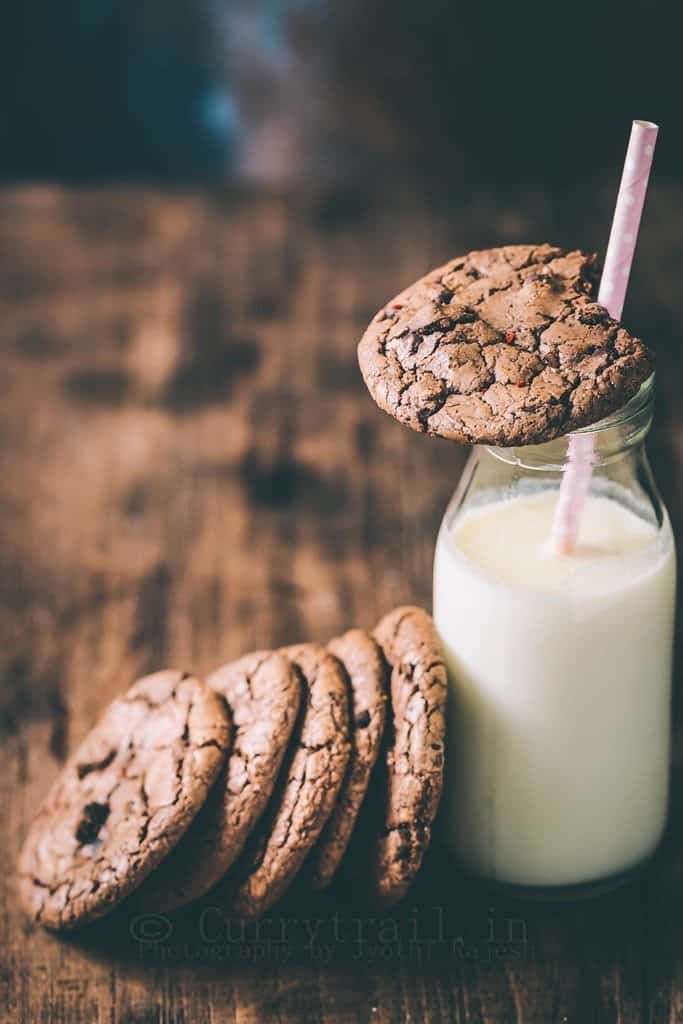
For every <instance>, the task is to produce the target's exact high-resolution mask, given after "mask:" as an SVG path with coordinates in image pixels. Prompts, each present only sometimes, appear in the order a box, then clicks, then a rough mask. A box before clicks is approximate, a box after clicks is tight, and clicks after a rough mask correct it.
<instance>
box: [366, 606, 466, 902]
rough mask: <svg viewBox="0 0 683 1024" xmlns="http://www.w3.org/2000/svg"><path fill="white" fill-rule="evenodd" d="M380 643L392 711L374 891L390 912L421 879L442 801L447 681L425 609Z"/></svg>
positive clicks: (388, 625)
mask: <svg viewBox="0 0 683 1024" xmlns="http://www.w3.org/2000/svg"><path fill="white" fill-rule="evenodd" d="M375 638H376V640H377V642H378V643H379V645H380V647H381V648H382V650H383V651H384V655H385V657H386V659H387V661H388V663H389V669H390V673H391V677H390V693H391V709H390V711H389V719H390V720H389V721H388V722H387V743H386V746H385V751H384V758H385V766H384V768H385V771H384V772H383V773H382V785H383V787H384V792H383V801H382V805H381V806H382V808H383V811H382V813H383V821H382V823H381V825H380V827H379V836H378V837H377V839H376V842H375V845H374V851H373V862H372V866H371V888H372V890H373V892H374V895H375V897H376V899H377V901H378V902H379V904H380V905H381V906H383V907H390V906H392V905H393V904H395V903H397V902H398V901H399V900H400V899H402V898H403V896H404V895H405V894H406V892H407V891H408V889H409V887H410V885H411V883H412V881H413V879H414V878H415V875H416V874H417V871H418V869H419V867H420V864H421V863H422V858H423V856H424V853H425V851H426V849H427V847H428V846H429V841H430V838H431V831H432V823H433V821H434V817H435V815H436V812H437V809H438V806H439V800H440V798H441V790H442V786H443V767H444V746H445V733H446V718H445V712H446V692H447V678H446V667H445V664H444V660H443V655H442V653H441V649H440V646H439V642H438V638H437V636H436V631H435V629H434V624H433V622H432V620H431V618H430V616H429V615H428V614H427V612H425V611H423V610H422V609H421V608H412V607H403V608H396V609H394V611H393V612H390V613H389V614H388V615H386V616H385V617H384V618H383V619H382V620H381V622H380V623H379V625H378V626H377V628H376V629H375Z"/></svg>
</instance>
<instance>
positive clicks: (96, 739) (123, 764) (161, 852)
mask: <svg viewBox="0 0 683 1024" xmlns="http://www.w3.org/2000/svg"><path fill="white" fill-rule="evenodd" d="M229 740H230V719H229V714H228V711H227V708H226V706H225V704H224V702H223V701H222V700H221V699H220V698H219V697H218V696H217V694H215V693H213V691H212V690H210V689H209V688H208V687H207V686H205V685H204V684H203V683H201V682H199V681H198V680H197V679H195V678H194V677H192V676H190V675H188V674H187V673H183V672H176V671H164V672H157V673H155V674H154V675H151V676H146V677H144V678H143V679H140V680H138V682H137V683H135V684H134V685H133V686H132V687H131V688H130V689H129V690H128V691H127V693H125V694H124V695H123V696H121V697H120V698H118V699H117V700H115V701H113V702H112V703H111V704H110V705H109V707H108V708H107V709H106V711H105V712H104V714H103V715H102V717H101V718H100V720H99V721H98V723H97V724H96V725H95V727H94V728H93V729H92V730H91V732H90V733H89V734H88V735H87V736H86V738H85V739H84V740H83V742H82V743H81V745H80V746H79V747H78V749H77V750H76V752H75V753H74V754H73V755H72V756H71V757H70V758H69V760H68V761H67V763H66V765H65V767H64V770H63V771H62V773H61V774H60V776H59V778H58V779H57V780H56V782H55V784H54V785H53V787H52V789H51V790H50V792H49V793H48V795H47V797H46V798H45V800H44V801H43V803H42V805H41V806H40V808H39V810H38V812H37V814H36V817H35V819H34V821H33V823H32V825H31V827H30V829H29V832H28V835H27V837H26V840H25V842H24V846H23V849H22V852H21V855H20V858H19V864H18V874H19V892H20V897H21V900H22V904H23V906H24V909H25V910H26V911H27V913H29V914H30V915H31V917H33V918H34V919H35V920H36V921H39V922H40V923H41V924H43V925H45V926H46V927H49V928H55V929H66V928H75V927H78V926H80V925H83V924H87V923H88V922H89V921H93V920H95V919H96V918H98V917H101V916H102V915H103V914H105V913H107V912H108V911H109V910H111V909H113V907H114V906H116V905H117V904H118V903H120V902H121V900H123V898H124V897H125V896H127V895H128V893H130V892H131V891H132V890H134V889H135V888H136V887H137V886H138V885H139V884H140V883H141V882H142V881H143V879H144V878H145V877H146V876H147V875H148V874H149V873H150V872H151V871H152V870H153V869H154V868H155V867H156V865H157V864H159V863H160V861H161V860H162V859H163V857H165V856H166V854H167V853H168V852H169V850H170V849H172V847H173V846H174V845H175V843H176V842H178V840H179V839H180V837H181V836H182V835H183V833H184V831H185V830H186V829H187V827H188V826H189V824H190V822H191V821H192V819H193V818H194V816H195V814H196V813H197V812H198V810H199V808H200V807H201V805H202V804H203V802H204V799H205V798H206V794H207V792H208V790H209V787H210V786H211V784H212V782H213V781H214V780H215V778H216V776H217V774H218V772H219V771H220V768H221V765H222V764H223V761H224V758H225V755H226V752H227V748H228V744H229Z"/></svg>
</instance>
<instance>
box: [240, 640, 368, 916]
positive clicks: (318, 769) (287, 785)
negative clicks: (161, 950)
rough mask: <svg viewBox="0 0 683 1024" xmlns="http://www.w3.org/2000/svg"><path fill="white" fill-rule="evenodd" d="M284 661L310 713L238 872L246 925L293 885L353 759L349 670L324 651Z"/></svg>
mask: <svg viewBox="0 0 683 1024" xmlns="http://www.w3.org/2000/svg"><path fill="white" fill-rule="evenodd" d="M283 653H285V654H286V655H287V656H288V657H289V658H290V660H291V661H292V663H293V664H294V666H295V668H296V669H297V671H298V672H299V674H300V677H301V681H302V685H303V688H304V698H305V706H304V708H303V711H302V712H301V713H300V721H299V723H298V726H297V730H296V732H295V736H294V741H293V746H292V750H291V752H290V753H289V754H288V756H287V758H286V760H285V763H284V765H283V771H282V773H281V774H282V777H281V779H280V781H279V785H278V788H277V789H276V792H275V795H274V797H273V800H272V801H271V806H270V807H269V808H268V811H267V812H266V814H265V816H264V818H263V820H262V823H261V825H260V826H259V828H258V830H257V833H258V834H257V835H256V836H255V842H254V843H253V844H249V845H248V847H247V852H246V854H245V858H244V862H243V863H242V864H240V865H239V874H240V879H239V883H238V886H237V891H236V893H235V894H234V895H233V897H232V899H231V904H232V909H234V912H235V913H236V914H238V915H240V916H241V917H243V918H253V917H258V916H259V914H262V913H264V911H266V910H267V909H268V908H269V907H270V906H272V904H273V903H274V902H275V901H276V900H277V899H279V898H280V896H282V894H283V893H284V891H285V890H286V889H287V887H288V886H289V884H290V883H291V882H292V881H293V879H294V876H295V875H296V873H297V872H298V870H299V868H300V867H301V865H302V864H303V862H304V860H305V858H306V856H307V854H308V852H309V851H310V850H311V848H312V847H313V846H314V844H315V842H316V841H317V839H318V836H319V835H320V832H321V829H322V828H323V826H324V824H325V822H326V821H327V819H328V817H329V816H330V814H331V812H332V808H333V807H334V804H335V801H336V799H337V796H338V794H339V790H340V789H341V785H342V782H343V780H344V772H345V770H346V765H347V762H348V759H349V750H350V744H349V714H348V692H347V682H346V678H345V673H344V670H343V668H342V666H341V665H340V663H339V662H338V661H337V659H336V658H334V657H333V656H332V655H331V654H329V653H328V652H327V651H326V650H325V648H324V647H322V646H321V645H320V644H299V645H296V646H294V647H287V648H285V650H284V652H283ZM250 847H251V848H250Z"/></svg>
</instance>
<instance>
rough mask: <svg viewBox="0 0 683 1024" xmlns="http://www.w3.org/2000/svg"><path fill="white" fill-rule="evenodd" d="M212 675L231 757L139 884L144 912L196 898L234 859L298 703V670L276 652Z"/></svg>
mask: <svg viewBox="0 0 683 1024" xmlns="http://www.w3.org/2000/svg"><path fill="white" fill-rule="evenodd" d="M207 682H208V685H209V686H210V687H211V688H212V689H213V690H215V691H216V693H218V694H220V695H221V696H222V697H224V698H225V700H226V701H227V704H228V707H229V708H230V712H231V715H232V721H233V726H234V738H233V743H232V748H231V751H230V756H229V757H228V760H227V762H226V764H225V765H224V766H223V769H222V771H221V773H220V775H219V776H218V778H217V780H216V782H215V783H214V785H213V787H212V789H211V792H210V793H209V795H208V797H207V800H206V803H205V804H204V806H203V807H202V809H201V811H200V812H199V814H198V815H197V817H196V818H195V819H194V821H193V822H192V824H191V825H190V827H189V829H188V830H187V832H186V833H185V835H184V836H183V838H182V839H181V841H180V842H179V843H178V845H177V846H176V848H175V849H174V850H173V851H172V852H171V854H170V855H169V856H168V857H167V858H166V860H165V861H164V862H163V864H161V865H160V867H159V868H158V869H157V871H155V873H154V874H153V875H152V876H151V878H148V879H147V881H146V882H145V884H144V885H143V886H142V888H141V890H140V891H139V893H138V901H139V903H140V905H141V906H142V907H143V908H144V909H145V910H147V911H155V912H163V913H166V912H168V911H170V910H175V909H177V908H178V907H181V906H183V905H184V904H186V903H189V902H191V901H192V900H195V899H198V898H199V897H200V896H202V895H203V894H204V893H205V892H208V891H209V889H211V888H212V886H214V885H215V884H216V882H218V880H219V879H220V878H222V877H223V875H224V874H225V872H226V871H227V870H228V868H229V867H230V866H231V865H232V864H233V862H234V861H235V860H236V859H237V857H238V856H239V855H240V853H241V852H242V849H243V847H244V844H245V842H246V840H247V838H248V836H249V835H250V833H251V831H252V829H253V828H254V825H255V824H256V822H257V821H258V819H259V818H260V816H261V814H262V813H263V811H264V810H265V807H266V804H267V802H268V800H269V799H270V796H271V794H272V792H273V788H274V786H275V780H276V778H277V774H278V771H279V768H280V765H281V762H282V758H283V756H284V753H285V750H286V749H287V744H288V742H289V737H290V735H291V732H292V729H293V727H294V722H295V720H296V716H297V712H298V710H299V701H300V694H301V686H300V683H299V677H298V675H297V673H296V671H295V669H294V668H293V666H292V665H291V663H290V662H289V661H288V659H287V658H285V657H284V655H282V654H278V653H276V652H275V651H256V652H254V653H253V654H247V655H246V656H245V657H243V658H240V659H239V661H235V662H233V663H232V664H230V665H224V666H222V667H221V668H219V669H217V670H216V671H215V672H214V673H213V674H212V675H210V676H209V678H208V680H207Z"/></svg>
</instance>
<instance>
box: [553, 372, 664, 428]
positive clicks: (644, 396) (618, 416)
mask: <svg viewBox="0 0 683 1024" xmlns="http://www.w3.org/2000/svg"><path fill="white" fill-rule="evenodd" d="M654 390H655V375H654V373H651V374H650V376H649V377H648V378H647V380H646V381H643V383H642V384H641V385H640V387H639V388H638V390H637V391H636V393H635V395H634V396H633V398H630V399H629V400H628V402H626V403H625V404H624V405H622V406H621V407H620V408H619V409H617V410H616V412H613V413H611V415H609V416H606V417H605V418H604V419H603V420H598V421H597V423H590V424H589V425H588V426H587V427H581V428H580V429H579V430H574V431H572V433H574V434H597V433H599V432H600V431H601V430H609V429H610V428H611V427H617V426H623V424H624V423H628V421H629V420H632V419H634V418H635V417H636V416H639V415H640V414H641V413H642V411H643V409H645V407H646V406H647V405H648V404H649V403H651V402H652V401H653V400H654ZM565 436H568V435H565Z"/></svg>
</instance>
